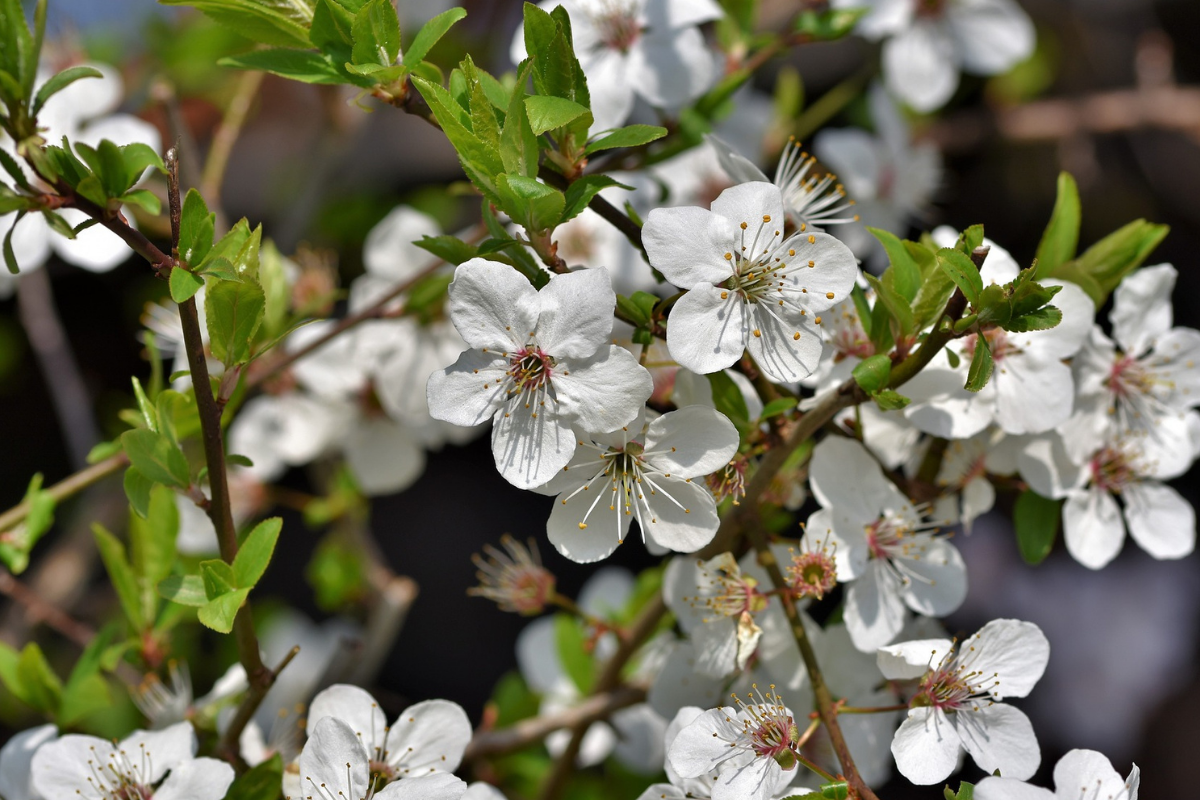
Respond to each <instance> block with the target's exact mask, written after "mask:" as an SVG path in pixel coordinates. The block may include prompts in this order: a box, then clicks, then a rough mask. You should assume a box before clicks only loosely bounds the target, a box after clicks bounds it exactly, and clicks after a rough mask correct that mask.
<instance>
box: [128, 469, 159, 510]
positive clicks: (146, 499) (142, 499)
mask: <svg viewBox="0 0 1200 800" xmlns="http://www.w3.org/2000/svg"><path fill="white" fill-rule="evenodd" d="M153 487H154V481H152V480H150V479H149V478H147V477H146V476H145V475H143V474H142V473H140V472H138V471H137V468H136V467H129V468H128V469H127V470H125V497H126V498H128V499H129V506H130V507H131V508H132V509H133V510H134V513H136V514H137V515H138V516H139V517H145V516H146V514H148V513H149V511H150V489H151V488H153Z"/></svg>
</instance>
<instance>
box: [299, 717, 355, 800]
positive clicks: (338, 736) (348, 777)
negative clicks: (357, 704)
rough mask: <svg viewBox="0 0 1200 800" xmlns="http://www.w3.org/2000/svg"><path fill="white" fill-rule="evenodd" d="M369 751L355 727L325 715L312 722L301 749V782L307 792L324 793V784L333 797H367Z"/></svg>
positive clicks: (318, 794) (317, 794) (316, 794)
mask: <svg viewBox="0 0 1200 800" xmlns="http://www.w3.org/2000/svg"><path fill="white" fill-rule="evenodd" d="M367 767H368V758H367V751H366V749H365V748H364V747H363V743H362V741H361V740H360V739H359V738H358V736H357V735H356V734H355V732H354V730H353V729H352V728H351V727H350V726H349V725H347V724H346V723H345V722H343V721H342V720H340V719H338V718H337V717H324V718H323V719H321V720H320V721H319V722H317V723H316V725H313V726H310V728H309V732H308V742H307V743H306V744H305V745H304V750H303V751H302V752H301V753H300V785H301V787H302V788H303V789H304V792H305V794H306V795H307V794H308V793H309V792H311V793H312V794H313V795H315V796H318V797H319V796H320V794H321V792H320V791H319V789H320V787H324V788H325V791H326V792H327V793H328V794H329V795H330V796H333V797H337V796H338V794H337V793H338V792H339V791H341V792H344V793H345V795H346V796H347V797H365V796H366V793H367V781H368V771H367Z"/></svg>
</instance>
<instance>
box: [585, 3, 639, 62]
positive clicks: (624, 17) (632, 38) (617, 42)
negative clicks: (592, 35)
mask: <svg viewBox="0 0 1200 800" xmlns="http://www.w3.org/2000/svg"><path fill="white" fill-rule="evenodd" d="M592 24H593V25H595V26H596V32H597V33H598V34H599V36H600V41H601V42H603V43H604V46H605V47H607V48H609V49H610V50H617V51H619V52H622V53H626V52H629V48H631V47H633V45H634V43H635V42H637V40H638V39H639V38H641V35H642V27H641V25H639V24H638V20H637V13H636V6H635V5H634V4H631V3H627V2H626V3H623V2H620V0H614V1H613V2H608V3H605V8H604V10H603V11H601V12H600V13H599V14H596V15H595V16H594V17H592Z"/></svg>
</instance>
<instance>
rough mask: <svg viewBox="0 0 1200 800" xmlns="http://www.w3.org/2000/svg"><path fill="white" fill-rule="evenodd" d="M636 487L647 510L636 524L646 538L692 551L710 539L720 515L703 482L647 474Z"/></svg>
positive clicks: (714, 533) (668, 546) (680, 551)
mask: <svg viewBox="0 0 1200 800" xmlns="http://www.w3.org/2000/svg"><path fill="white" fill-rule="evenodd" d="M651 482H652V483H653V484H654V485H653V486H651V485H649V484H650V483H651ZM640 488H641V491H642V493H643V496H644V497H645V502H646V505H647V506H648V507H649V511H650V514H649V516H648V517H646V516H643V518H642V521H641V523H640V525H641V527H642V529H643V532H644V533H645V534H646V536H647V537H648V538H649V539H651V540H652V541H654V542H657V543H658V544H660V545H662V546H663V547H666V548H668V549H670V550H674V551H676V552H678V553H692V552H695V551H696V550H699V549H700V548H702V547H704V546H705V545H707V544H708V543H709V542H711V541H712V538H713V536H715V535H716V533H717V528H718V527H719V526H720V524H721V518H720V517H719V516H717V505H716V501H715V500H714V499H713V496H712V493H711V492H709V491H708V488H707V487H705V485H704V484H703V483H701V482H699V481H697V482H692V481H685V480H684V479H682V478H674V477H672V478H664V477H661V476H650V475H647V476H646V477H644V478H643V479H642V485H641V487H640ZM645 513H646V509H644V508H643V509H642V514H643V515H645Z"/></svg>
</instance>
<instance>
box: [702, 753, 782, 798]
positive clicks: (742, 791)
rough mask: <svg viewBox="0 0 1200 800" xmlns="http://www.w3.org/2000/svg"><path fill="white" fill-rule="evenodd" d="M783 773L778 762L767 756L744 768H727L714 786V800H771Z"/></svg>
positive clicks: (760, 757)
mask: <svg viewBox="0 0 1200 800" xmlns="http://www.w3.org/2000/svg"><path fill="white" fill-rule="evenodd" d="M781 772H783V768H782V767H781V766H779V764H778V762H776V761H775V759H773V758H767V757H765V756H759V757H757V758H755V759H754V760H753V761H751V762H750V763H749V764H745V765H742V766H738V767H726V768H725V769H722V770H721V774H720V775H719V776H718V777H717V782H716V783H715V784H713V788H712V800H770V797H771V795H772V794H774V793H775V786H776V784H777V783H778V782H779V777H780V773H781Z"/></svg>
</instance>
